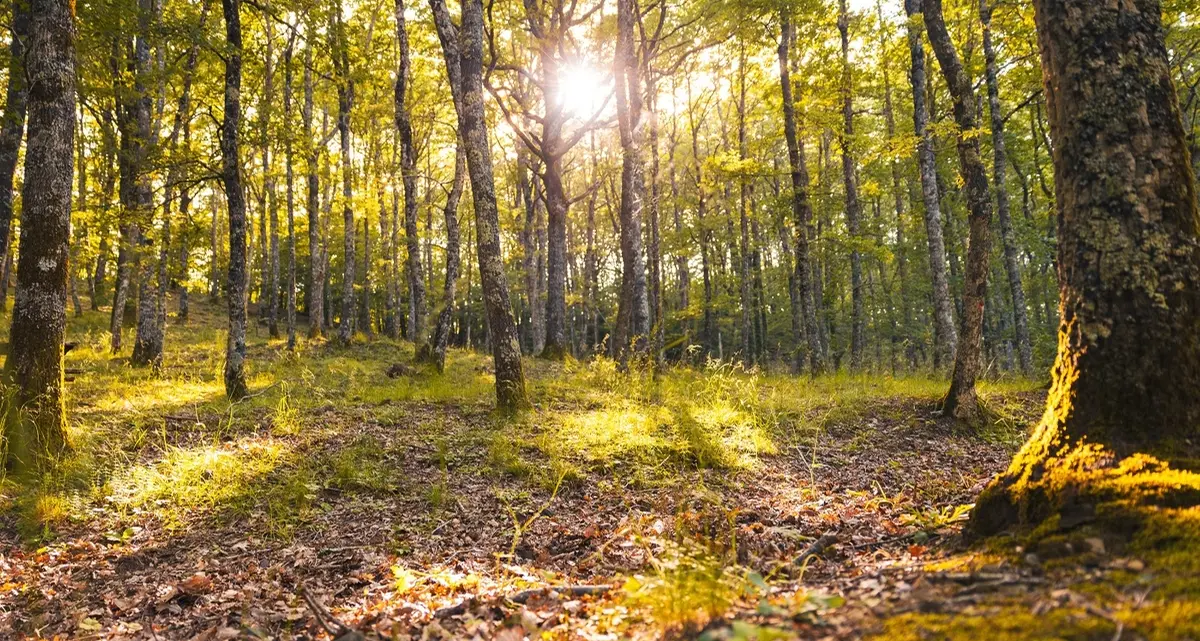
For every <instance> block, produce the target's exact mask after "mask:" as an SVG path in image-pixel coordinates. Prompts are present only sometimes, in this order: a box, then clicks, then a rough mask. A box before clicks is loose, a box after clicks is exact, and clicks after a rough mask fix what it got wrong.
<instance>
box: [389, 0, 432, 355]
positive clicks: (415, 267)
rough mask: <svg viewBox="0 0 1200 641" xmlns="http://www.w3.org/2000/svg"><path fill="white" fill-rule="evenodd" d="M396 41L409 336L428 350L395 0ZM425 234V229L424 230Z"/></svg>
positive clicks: (404, 65)
mask: <svg viewBox="0 0 1200 641" xmlns="http://www.w3.org/2000/svg"><path fill="white" fill-rule="evenodd" d="M396 40H397V42H398V46H399V50H400V67H399V69H398V70H397V71H396V130H397V131H398V132H399V134H400V173H401V178H402V179H403V182H404V240H405V246H406V247H407V248H408V257H407V260H406V262H405V265H406V266H407V268H408V337H409V339H411V340H412V342H413V343H414V344H416V346H417V352H418V353H420V352H421V351H422V350H425V349H428V347H429V344H428V340H429V338H428V337H427V336H426V335H425V316H426V311H425V279H424V277H423V272H422V269H421V241H420V238H419V237H418V236H417V147H416V144H415V143H414V142H413V131H412V122H411V117H410V115H409V112H408V103H407V102H406V101H407V99H408V85H409V81H410V75H411V71H410V67H411V64H410V61H409V52H408V28H407V26H406V24H405V21H404V0H396ZM426 233H428V230H427V231H426Z"/></svg>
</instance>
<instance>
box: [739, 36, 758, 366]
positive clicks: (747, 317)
mask: <svg viewBox="0 0 1200 641" xmlns="http://www.w3.org/2000/svg"><path fill="white" fill-rule="evenodd" d="M739 49H740V50H741V51H740V55H739V57H738V96H737V117H738V122H737V139H738V160H740V161H742V162H745V160H746V156H747V149H746V47H745V44H742V45H741V46H740V47H739ZM738 192H739V193H738V228H739V231H740V232H741V244H740V245H739V247H740V249H741V251H740V257H739V258H740V260H738V266H737V271H738V289H739V290H740V291H739V292H738V293H739V295H740V298H741V308H742V327H741V333H742V360H743V361H744V362H745V363H746V364H747V365H753V364H754V321H753V307H754V305H753V303H752V302H751V296H750V268H751V266H750V262H751V250H750V221H749V212H748V211H747V206H748V202H747V201H748V200H749V192H750V183H749V182H747V180H746V178H745V177H744V176H742V177H739V179H738Z"/></svg>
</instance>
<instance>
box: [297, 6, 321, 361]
mask: <svg viewBox="0 0 1200 641" xmlns="http://www.w3.org/2000/svg"><path fill="white" fill-rule="evenodd" d="M305 26H306V29H305V34H306V36H309V37H306V38H305V43H304V106H303V107H302V108H301V114H300V120H301V123H302V124H301V129H302V131H303V133H304V149H305V154H304V156H305V172H306V174H305V176H306V180H305V182H306V185H307V191H306V194H305V195H306V197H305V200H304V202H305V213H306V214H307V215H308V289H307V291H308V337H309V338H320V337H321V335H322V333H323V332H322V327H323V325H324V318H325V287H324V283H325V256H324V255H323V253H322V251H321V185H320V176H319V175H318V172H319V169H320V168H319V162H318V153H319V152H318V145H317V144H316V141H315V140H313V124H312V121H313V73H312V66H313V58H312V43H311V41H310V39H309V38H310V37H311V35H310V34H311V33H312V27H311V25H309V24H308V23H306V25H305Z"/></svg>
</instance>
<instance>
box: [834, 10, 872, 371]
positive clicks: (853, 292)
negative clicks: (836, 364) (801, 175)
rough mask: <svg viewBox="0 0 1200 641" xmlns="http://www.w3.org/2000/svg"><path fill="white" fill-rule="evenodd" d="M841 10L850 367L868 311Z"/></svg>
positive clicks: (846, 23)
mask: <svg viewBox="0 0 1200 641" xmlns="http://www.w3.org/2000/svg"><path fill="white" fill-rule="evenodd" d="M839 6H840V11H839V13H838V32H839V33H840V34H841V36H842V87H841V90H842V136H841V147H842V183H843V184H844V185H845V196H846V227H847V229H848V231H849V232H850V242H851V243H852V245H851V247H850V297H851V301H850V302H851V312H850V369H851V370H859V369H862V365H863V350H864V349H865V347H866V345H865V342H866V335H865V331H866V330H865V326H866V312H865V310H864V308H863V291H862V289H863V282H862V279H863V269H862V252H860V251H858V240H859V237H858V232H859V223H860V220H861V218H862V206H861V205H860V204H859V201H858V180H857V178H856V177H855V175H854V172H855V164H856V163H855V159H854V150H853V146H854V87H853V79H852V76H851V75H850V14H849V13H848V12H847V9H846V0H841V3H840V5H839Z"/></svg>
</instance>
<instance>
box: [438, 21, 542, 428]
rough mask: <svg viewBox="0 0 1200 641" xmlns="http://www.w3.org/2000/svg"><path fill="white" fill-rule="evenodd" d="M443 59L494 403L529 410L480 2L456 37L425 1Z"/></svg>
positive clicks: (510, 408)
mask: <svg viewBox="0 0 1200 641" xmlns="http://www.w3.org/2000/svg"><path fill="white" fill-rule="evenodd" d="M429 4H430V7H431V8H432V9H433V13H434V22H435V25H436V27H437V32H438V40H440V41H441V44H442V51H443V52H444V53H445V57H446V67H447V71H448V73H449V77H450V86H451V88H452V95H453V98H454V106H455V110H456V111H457V112H458V124H459V132H460V135H461V136H462V140H463V149H464V150H465V151H466V156H467V168H468V170H469V173H470V178H471V196H472V198H473V199H474V201H475V227H476V248H477V252H478V254H479V277H480V281H481V282H482V284H483V300H484V307H485V308H486V311H487V327H488V330H489V333H490V336H491V340H490V342H491V345H492V357H493V360H494V365H495V371H496V404H497V406H498V407H499V408H500V409H501V410H503V411H515V410H518V409H523V408H526V407H528V406H529V401H528V399H527V397H526V396H525V372H524V367H523V365H522V364H521V346H520V343H519V342H518V340H517V326H516V323H515V322H514V320H513V314H512V307H511V305H510V304H509V294H508V279H507V278H506V277H505V274H504V262H503V257H502V256H501V254H500V221H499V212H498V208H497V204H496V185H495V177H494V174H493V173H492V155H491V147H490V146H489V144H488V132H487V119H486V114H485V112H484V104H483V2H482V0H467V1H466V2H463V17H462V21H463V24H462V28H461V34H458V33H455V32H456V31H458V30H457V29H455V27H454V24H453V23H452V22H451V21H450V14H449V11H448V10H447V9H446V5H445V2H444V0H429Z"/></svg>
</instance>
